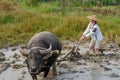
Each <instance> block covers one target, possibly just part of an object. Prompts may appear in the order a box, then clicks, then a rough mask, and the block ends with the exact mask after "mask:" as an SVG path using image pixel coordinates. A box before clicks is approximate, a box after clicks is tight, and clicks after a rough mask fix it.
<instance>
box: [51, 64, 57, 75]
mask: <svg viewBox="0 0 120 80" xmlns="http://www.w3.org/2000/svg"><path fill="white" fill-rule="evenodd" d="M52 73H53V75H57V70H56V64H55V62H54V63H53V68H52Z"/></svg>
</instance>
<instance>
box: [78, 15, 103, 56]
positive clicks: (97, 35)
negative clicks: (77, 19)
mask: <svg viewBox="0 0 120 80" xmlns="http://www.w3.org/2000/svg"><path fill="white" fill-rule="evenodd" d="M87 18H88V19H90V23H89V24H88V26H87V28H86V30H85V31H84V33H83V36H82V37H81V38H80V41H83V40H84V39H86V38H88V37H91V38H92V39H91V42H90V45H89V49H92V50H93V51H94V52H95V53H96V55H99V49H100V45H101V43H102V41H103V35H102V33H101V31H100V28H99V26H98V24H97V21H98V19H97V17H96V15H92V16H88V17H87Z"/></svg>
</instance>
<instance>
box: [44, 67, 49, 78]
mask: <svg viewBox="0 0 120 80" xmlns="http://www.w3.org/2000/svg"><path fill="white" fill-rule="evenodd" d="M49 71H50V68H46V70H45V72H44V75H43V77H47V75H48V73H49Z"/></svg>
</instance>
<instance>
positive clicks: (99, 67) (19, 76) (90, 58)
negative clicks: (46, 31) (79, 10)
mask: <svg viewBox="0 0 120 80" xmlns="http://www.w3.org/2000/svg"><path fill="white" fill-rule="evenodd" d="M62 43H63V50H62V55H61V56H60V57H59V59H60V58H62V57H63V56H64V55H65V54H67V53H68V52H69V51H70V50H71V49H72V48H73V46H76V42H75V41H62ZM88 44H89V42H86V43H82V44H80V47H79V50H78V52H79V53H80V54H81V55H82V56H81V57H74V56H72V57H71V56H70V55H69V56H68V57H67V58H66V60H65V61H61V62H59V63H57V64H56V65H57V76H52V75H51V72H50V74H49V76H48V78H47V79H46V80H120V47H119V45H118V44H115V43H112V42H111V43H108V44H106V43H103V44H102V48H103V49H104V51H103V55H100V56H95V55H94V53H93V52H92V51H90V53H88V52H87V50H88ZM20 47H22V48H23V47H24V48H25V46H20V45H18V46H15V47H14V46H11V47H9V46H8V47H7V48H2V49H0V80H32V78H31V76H30V74H29V73H28V71H27V67H26V64H25V62H24V61H25V57H23V56H22V55H21V54H20V52H19V48H20ZM41 76H42V74H40V75H38V77H39V80H41V79H42V77H41Z"/></svg>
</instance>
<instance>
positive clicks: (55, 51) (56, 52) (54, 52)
mask: <svg viewBox="0 0 120 80" xmlns="http://www.w3.org/2000/svg"><path fill="white" fill-rule="evenodd" d="M52 53H53V54H56V55H59V53H60V52H59V50H54V51H52Z"/></svg>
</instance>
